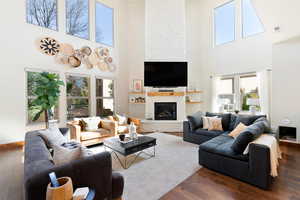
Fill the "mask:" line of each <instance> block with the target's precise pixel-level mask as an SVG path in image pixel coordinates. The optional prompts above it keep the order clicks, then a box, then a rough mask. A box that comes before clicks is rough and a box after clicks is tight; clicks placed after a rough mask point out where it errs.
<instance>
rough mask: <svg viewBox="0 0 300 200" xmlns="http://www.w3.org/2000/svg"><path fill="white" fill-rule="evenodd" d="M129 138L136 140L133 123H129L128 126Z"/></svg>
mask: <svg viewBox="0 0 300 200" xmlns="http://www.w3.org/2000/svg"><path fill="white" fill-rule="evenodd" d="M129 137H130V138H131V139H132V140H134V139H136V138H137V134H136V126H135V125H134V123H133V122H131V123H130V126H129Z"/></svg>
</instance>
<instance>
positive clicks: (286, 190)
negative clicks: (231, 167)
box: [0, 133, 300, 200]
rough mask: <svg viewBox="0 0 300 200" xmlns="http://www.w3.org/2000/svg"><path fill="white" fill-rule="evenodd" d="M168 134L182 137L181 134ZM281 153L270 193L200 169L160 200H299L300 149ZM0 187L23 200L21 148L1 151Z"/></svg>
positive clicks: (4, 199)
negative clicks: (277, 172) (277, 170)
mask: <svg viewBox="0 0 300 200" xmlns="http://www.w3.org/2000/svg"><path fill="white" fill-rule="evenodd" d="M169 134H172V135H176V136H180V137H181V136H182V133H169ZM281 150H282V151H283V159H282V160H281V161H280V167H279V177H277V178H276V179H275V181H274V184H273V185H272V187H271V189H270V190H269V191H265V190H261V189H259V188H256V187H254V186H251V185H249V184H246V183H243V182H241V181H238V180H236V179H233V178H230V177H228V176H224V175H222V174H219V173H217V172H214V171H211V170H208V169H206V168H201V169H200V170H198V171H197V172H196V173H195V174H193V175H192V176H190V177H189V178H187V179H186V180H185V181H183V182H182V183H180V184H179V185H178V186H176V187H175V188H174V189H172V190H171V191H169V192H168V193H167V194H165V195H164V196H163V197H162V198H161V200H227V199H228V200H231V199H232V200H266V199H270V200H300V147H299V146H286V145H281ZM195 159H197V156H195ZM125 184H126V183H125ZM0 186H1V187H0V200H22V199H23V149H22V148H14V149H1V148H0ZM126 200H136V199H126ZM138 200H142V199H138Z"/></svg>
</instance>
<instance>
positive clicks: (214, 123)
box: [208, 118, 223, 131]
mask: <svg viewBox="0 0 300 200" xmlns="http://www.w3.org/2000/svg"><path fill="white" fill-rule="evenodd" d="M208 121H209V127H208V130H209V131H223V127H222V119H221V118H210V119H208Z"/></svg>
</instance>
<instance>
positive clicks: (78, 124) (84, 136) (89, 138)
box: [68, 120, 118, 146]
mask: <svg viewBox="0 0 300 200" xmlns="http://www.w3.org/2000/svg"><path fill="white" fill-rule="evenodd" d="M68 127H69V128H70V132H71V139H73V140H76V141H78V142H80V143H82V144H83V145H85V146H90V145H94V144H98V143H102V142H103V140H104V139H106V138H108V137H114V136H116V135H117V127H118V125H117V122H115V121H111V120H101V121H100V123H99V125H98V130H95V131H85V126H84V123H83V122H82V121H81V120H74V121H71V122H68Z"/></svg>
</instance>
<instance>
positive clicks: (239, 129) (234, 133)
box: [229, 122, 248, 138]
mask: <svg viewBox="0 0 300 200" xmlns="http://www.w3.org/2000/svg"><path fill="white" fill-rule="evenodd" d="M247 127H248V126H245V124H243V123H242V122H241V123H239V125H238V126H237V127H235V129H234V130H233V131H231V132H230V133H229V136H231V137H234V138H237V136H239V135H240V134H241V132H243V131H244V130H245V129H246V128H247Z"/></svg>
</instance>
